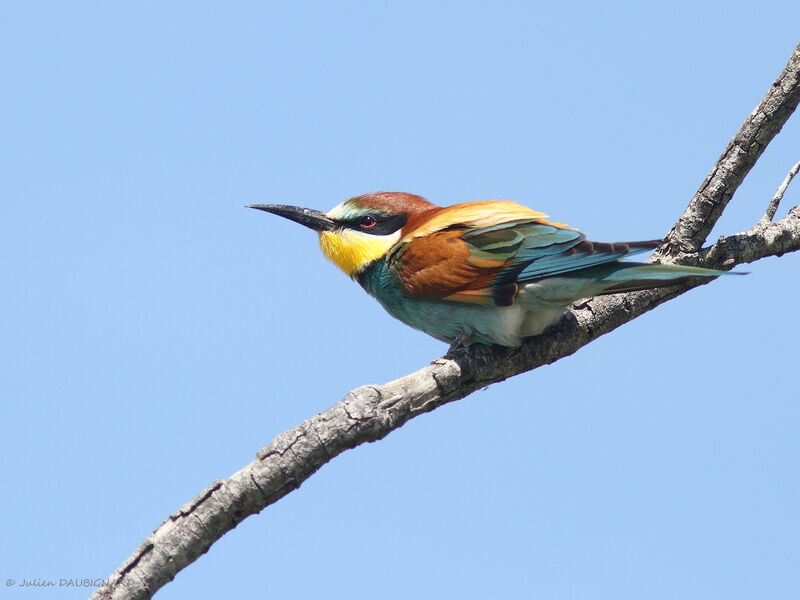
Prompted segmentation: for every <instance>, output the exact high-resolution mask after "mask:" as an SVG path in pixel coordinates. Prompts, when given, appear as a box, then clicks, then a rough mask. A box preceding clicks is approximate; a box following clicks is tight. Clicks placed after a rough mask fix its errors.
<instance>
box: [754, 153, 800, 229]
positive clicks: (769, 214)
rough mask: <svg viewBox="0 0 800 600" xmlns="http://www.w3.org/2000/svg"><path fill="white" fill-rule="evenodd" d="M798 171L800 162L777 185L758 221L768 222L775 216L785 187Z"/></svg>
mask: <svg viewBox="0 0 800 600" xmlns="http://www.w3.org/2000/svg"><path fill="white" fill-rule="evenodd" d="M798 171H800V162H798V163H797V164H796V165H795V166H793V167H792V168H791V169H790V170H789V173H788V174H787V175H786V179H784V180H783V183H782V184H780V186H778V190H777V191H776V192H775V195H774V196H773V197H772V200H771V201H770V203H769V206H767V210H766V212H765V213H764V216H763V217H761V220H760V221H759V223H769V222H770V221H772V219H773V218H774V217H775V213H776V212H777V211H778V206H779V205H780V203H781V200H783V195H784V194H785V193H786V188H788V187H789V184H790V183H791V182H792V179H793V178H794V176H795V175H797V172H798Z"/></svg>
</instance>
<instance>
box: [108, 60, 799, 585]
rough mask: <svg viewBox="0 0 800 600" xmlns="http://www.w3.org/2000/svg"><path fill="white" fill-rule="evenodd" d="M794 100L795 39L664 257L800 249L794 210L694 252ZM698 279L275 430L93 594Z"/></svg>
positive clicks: (146, 581) (170, 571) (154, 568)
mask: <svg viewBox="0 0 800 600" xmlns="http://www.w3.org/2000/svg"><path fill="white" fill-rule="evenodd" d="M798 102H800V46H798V47H797V48H796V49H795V51H794V53H793V54H792V56H791V58H790V60H789V63H788V64H787V66H786V68H785V69H784V71H783V72H782V73H781V75H780V77H778V79H777V81H776V82H775V83H774V84H773V85H772V87H771V88H770V90H769V92H768V93H767V95H766V97H765V98H764V100H762V101H761V103H760V104H759V105H758V107H757V108H756V110H755V111H753V113H752V114H751V115H750V116H749V117H748V118H747V119H746V120H745V122H744V124H743V125H742V128H741V129H740V130H739V132H738V133H737V134H736V136H735V137H734V138H733V140H732V141H731V142H730V143H729V144H728V147H727V148H726V150H725V152H724V153H723V154H722V156H721V157H720V159H719V161H718V162H717V164H716V165H715V166H714V168H713V169H712V170H711V173H710V174H709V176H708V177H707V178H706V181H705V182H704V183H703V185H702V186H701V187H700V190H698V192H697V194H696V195H695V196H694V198H692V200H691V202H690V204H689V207H688V208H687V209H686V211H685V212H684V213H683V215H682V216H681V217H680V219H679V220H678V222H677V223H676V224H675V226H674V227H673V228H672V231H670V233H669V235H668V237H667V242H666V244H665V245H664V246H662V249H661V250H662V251H661V254H660V255H659V256H660V258H662V260H664V261H665V262H673V261H680V262H689V263H698V264H704V265H709V266H714V265H721V266H723V267H724V268H728V267H730V266H733V265H735V264H739V263H742V262H751V261H752V260H757V259H758V258H761V257H762V256H768V255H772V254H780V253H782V252H789V251H792V250H797V249H798V248H800V227H798V224H799V223H800V208H797V207H796V208H794V209H792V211H790V213H789V214H788V215H787V216H786V217H785V218H784V219H781V220H780V221H778V222H776V223H766V224H762V223H759V224H757V225H756V226H754V227H753V228H752V229H750V230H748V231H746V232H743V233H741V234H738V235H734V236H730V237H728V238H725V239H724V240H720V242H718V243H717V244H715V245H714V246H712V247H711V248H709V249H707V250H705V251H703V252H698V250H699V248H700V246H701V245H702V243H703V241H704V240H705V238H706V237H707V235H708V233H709V232H710V231H711V229H712V227H713V225H714V223H715V222H716V220H717V219H718V218H719V216H720V214H721V213H722V211H723V209H724V208H725V206H726V205H727V203H728V201H729V200H730V198H731V197H732V196H733V193H734V192H735V190H736V189H737V187H738V186H739V184H740V183H741V182H742V180H743V179H744V177H745V175H746V174H747V173H748V172H749V170H750V169H751V168H752V166H753V165H754V164H755V162H756V160H757V159H758V157H759V156H760V155H761V153H762V152H763V150H764V148H765V147H766V145H767V144H768V143H769V142H770V141H771V140H772V138H773V137H774V136H775V135H776V134H777V133H778V131H780V129H781V127H783V124H784V123H785V122H786V120H787V119H788V118H789V116H790V115H791V113H792V112H793V111H794V109H795V107H796V106H797V105H798ZM702 283H706V281H698V282H693V283H689V284H685V285H683V286H682V287H675V288H671V289H661V290H650V291H646V292H634V293H628V294H617V295H613V296H603V297H598V298H592V299H590V300H588V301H585V302H582V303H580V304H578V305H576V306H573V307H572V308H571V309H570V311H569V312H568V313H567V314H566V315H565V316H564V318H562V319H561V321H559V323H557V324H556V325H555V326H554V327H552V328H550V329H548V330H547V331H546V332H545V333H544V334H543V335H541V336H537V337H536V338H532V339H531V340H529V341H528V342H526V343H525V344H524V345H523V346H522V347H521V348H520V349H518V350H511V349H506V348H499V347H488V346H481V345H473V346H471V347H469V348H467V349H461V350H460V351H457V352H456V353H455V355H454V356H453V357H452V358H443V359H439V360H437V361H435V362H434V363H433V364H431V365H429V366H427V367H424V368H423V369H420V370H419V371H417V372H416V373H412V374H410V375H407V376H405V377H403V378H401V379H397V380H395V381H392V382H390V383H387V384H384V385H374V386H365V387H361V388H358V389H356V390H353V391H352V392H350V393H349V394H347V396H346V397H345V398H344V399H343V400H341V401H340V402H338V403H336V404H334V405H333V406H332V407H331V408H329V409H328V410H326V411H324V412H322V413H320V414H318V415H316V416H315V417H312V418H311V419H308V420H306V421H304V422H303V423H301V424H300V425H298V426H297V427H295V428H294V429H291V430H289V431H286V432H284V433H282V434H280V435H279V436H277V437H276V438H275V439H274V440H273V441H272V442H271V443H270V444H269V445H268V446H267V447H266V448H264V449H263V450H262V451H261V452H259V453H258V457H257V459H256V460H255V461H253V462H252V463H250V464H249V465H247V466H246V467H244V468H243V469H242V470H240V471H238V472H237V473H235V474H234V475H232V476H231V477H230V478H229V479H227V480H225V481H217V482H215V483H214V484H213V485H212V486H211V487H209V488H208V489H207V490H205V491H204V492H203V493H202V494H200V495H199V496H198V497H197V498H195V499H194V500H192V501H191V502H189V503H188V504H186V505H185V506H183V507H182V508H181V509H180V510H178V511H177V512H175V513H174V514H172V515H170V517H169V518H168V519H167V520H166V521H164V523H162V524H161V525H160V526H159V527H158V528H157V529H156V530H155V531H154V532H153V533H152V534H150V535H149V536H148V537H147V539H146V540H145V541H144V543H143V544H142V545H141V546H140V547H139V548H138V549H137V550H136V551H135V552H134V553H133V554H132V555H131V556H130V557H129V558H128V559H127V560H126V561H125V562H124V563H123V564H122V565H121V566H120V567H119V568H118V569H117V570H116V571H115V572H114V573H113V574H112V575H111V576H110V577H109V579H108V580H107V583H106V584H104V585H102V586H101V587H100V588H98V589H97V590H96V591H95V592H94V594H93V595H92V598H94V599H96V600H100V599H105V598H149V597H150V596H152V595H153V594H154V593H155V592H156V591H157V590H158V589H159V588H160V587H161V586H163V585H164V584H165V583H167V582H168V581H170V580H171V579H172V578H173V577H174V576H175V574H176V573H178V572H179V571H180V570H181V569H183V568H184V567H186V566H187V565H188V564H190V563H191V562H193V561H194V560H195V559H196V558H197V557H198V556H200V555H201V554H203V553H204V552H206V551H207V550H208V549H209V548H210V547H211V545H212V544H213V543H214V542H215V541H216V540H217V539H219V538H220V537H221V536H222V535H224V534H225V533H226V532H227V531H229V530H231V529H233V528H234V527H236V525H237V524H239V523H240V522H241V521H242V520H243V519H245V518H246V517H248V516H250V515H252V514H255V513H257V512H259V511H261V510H262V509H264V508H265V507H267V506H269V505H270V504H272V503H273V502H275V501H277V500H279V499H280V498H282V497H283V496H285V495H286V494H288V493H289V492H291V491H292V490H294V489H296V488H297V487H299V486H300V484H301V483H302V482H303V481H305V480H306V479H307V478H308V477H310V476H311V475H312V474H313V473H314V472H315V471H316V470H317V469H319V468H320V467H321V466H322V465H323V464H325V463H326V462H328V461H329V460H331V459H332V458H333V457H335V456H337V455H338V454H341V453H342V452H344V451H346V450H348V449H350V448H354V447H355V446H358V445H359V444H363V443H364V442H373V441H376V440H379V439H381V438H383V437H384V436H386V435H387V434H388V433H390V432H391V431H394V430H395V429H397V428H399V427H401V426H402V425H403V424H404V423H405V422H407V421H408V420H409V419H412V418H414V417H415V416H417V415H419V414H422V413H424V412H428V411H431V410H433V409H435V408H437V407H438V406H441V405H442V404H445V403H447V402H451V401H453V400H457V399H459V398H463V397H464V396H466V395H468V394H470V393H471V392H473V391H475V390H477V389H480V388H482V387H485V386H486V385H488V384H490V383H494V382H497V381H501V380H503V379H506V378H508V377H511V376H513V375H516V374H519V373H522V372H525V371H529V370H531V369H535V368H536V367H539V366H541V365H544V364H548V363H551V362H554V361H556V360H559V359H560V358H563V357H565V356H568V355H570V354H572V353H574V352H575V351H576V350H578V349H579V348H581V347H582V346H584V345H586V344H588V343H589V342H591V341H592V340H594V339H596V338H598V337H599V336H601V335H603V334H605V333H608V332H609V331H612V330H614V329H616V328H617V327H619V326H620V325H622V324H623V323H626V322H628V321H630V320H632V319H634V318H636V317H638V316H639V315H641V314H643V313H644V312H646V311H648V310H650V309H652V308H655V307H656V306H658V305H659V304H661V303H663V302H666V301H667V300H669V299H671V298H674V297H676V296H678V295H680V294H682V293H684V292H685V291H687V290H689V289H691V288H693V287H696V286H697V285H701V284H702Z"/></svg>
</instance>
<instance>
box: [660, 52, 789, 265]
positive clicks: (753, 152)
mask: <svg viewBox="0 0 800 600" xmlns="http://www.w3.org/2000/svg"><path fill="white" fill-rule="evenodd" d="M799 102H800V46H798V47H796V48H795V49H794V52H793V53H792V56H791V57H790V58H789V62H788V64H787V65H786V67H785V68H784V69H783V71H782V72H781V74H780V75H779V76H778V78H777V79H776V80H775V82H774V83H773V84H772V87H771V88H770V90H769V92H768V93H767V95H766V96H764V99H763V100H761V102H760V103H759V104H758V106H756V108H755V109H754V110H753V112H752V113H750V115H749V116H748V117H747V118H746V119H745V121H744V123H743V124H742V126H741V128H740V129H739V131H738V132H737V133H736V135H735V136H733V139H732V140H731V141H730V142H728V146H727V147H726V148H725V151H724V152H723V153H722V156H720V157H719V159H718V160H717V164H715V165H714V168H713V169H711V172H710V173H709V174H708V176H707V177H706V180H705V181H704V182H703V183H702V185H701V186H700V189H698V190H697V193H695V195H694V197H693V198H692V200H691V201H690V202H689V206H687V207H686V210H685V211H684V212H683V214H682V215H681V216H680V218H679V219H678V221H677V222H676V223H675V225H674V226H673V227H672V230H671V231H670V232H669V233H668V234H667V237H666V240H665V243H664V244H663V245H662V246H661V248H659V249H658V250H656V256H657V258H671V259H672V261H666V262H673V261H675V262H681V263H685V262H686V258H689V257H686V256H685V255H687V254H693V253H695V252H697V251H698V250H699V249H700V247H701V246H702V245H703V242H705V240H706V238H707V237H708V234H709V233H711V230H712V229H713V228H714V225H715V224H716V222H717V220H718V219H719V217H720V216H721V215H722V211H723V210H725V207H726V206H727V205H728V202H730V200H731V198H732V197H733V194H734V192H735V191H736V189H737V188H738V187H739V185H740V184H741V183H742V181H743V180H744V178H745V176H746V175H747V174H748V173H749V172H750V169H752V168H753V165H755V164H756V161H757V160H758V159H759V157H760V156H761V154H762V153H763V152H764V150H765V149H766V147H767V144H769V143H770V142H771V141H772V139H773V138H774V137H775V136H776V135H777V134H778V132H779V131H780V130H781V128H782V127H783V124H784V123H785V122H786V120H787V119H788V118H789V116H790V115H791V114H792V112H794V109H795V108H797V105H798V103H799Z"/></svg>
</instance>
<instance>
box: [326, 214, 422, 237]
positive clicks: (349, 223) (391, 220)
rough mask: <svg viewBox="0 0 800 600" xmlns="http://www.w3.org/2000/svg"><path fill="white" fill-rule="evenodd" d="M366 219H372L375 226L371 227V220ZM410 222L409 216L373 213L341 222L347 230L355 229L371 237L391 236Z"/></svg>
mask: <svg viewBox="0 0 800 600" xmlns="http://www.w3.org/2000/svg"><path fill="white" fill-rule="evenodd" d="M365 217H372V219H374V224H372V225H369V224H368V223H369V220H365ZM407 222H408V215H390V216H387V215H381V214H379V213H371V214H368V215H361V216H359V217H356V218H354V219H348V220H346V221H339V223H340V224H341V225H342V227H346V228H347V229H354V230H356V231H365V232H367V233H369V234H371V235H390V234H392V233H394V232H395V231H398V230H399V229H402V227H403V225H405V224H406V223H407Z"/></svg>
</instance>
